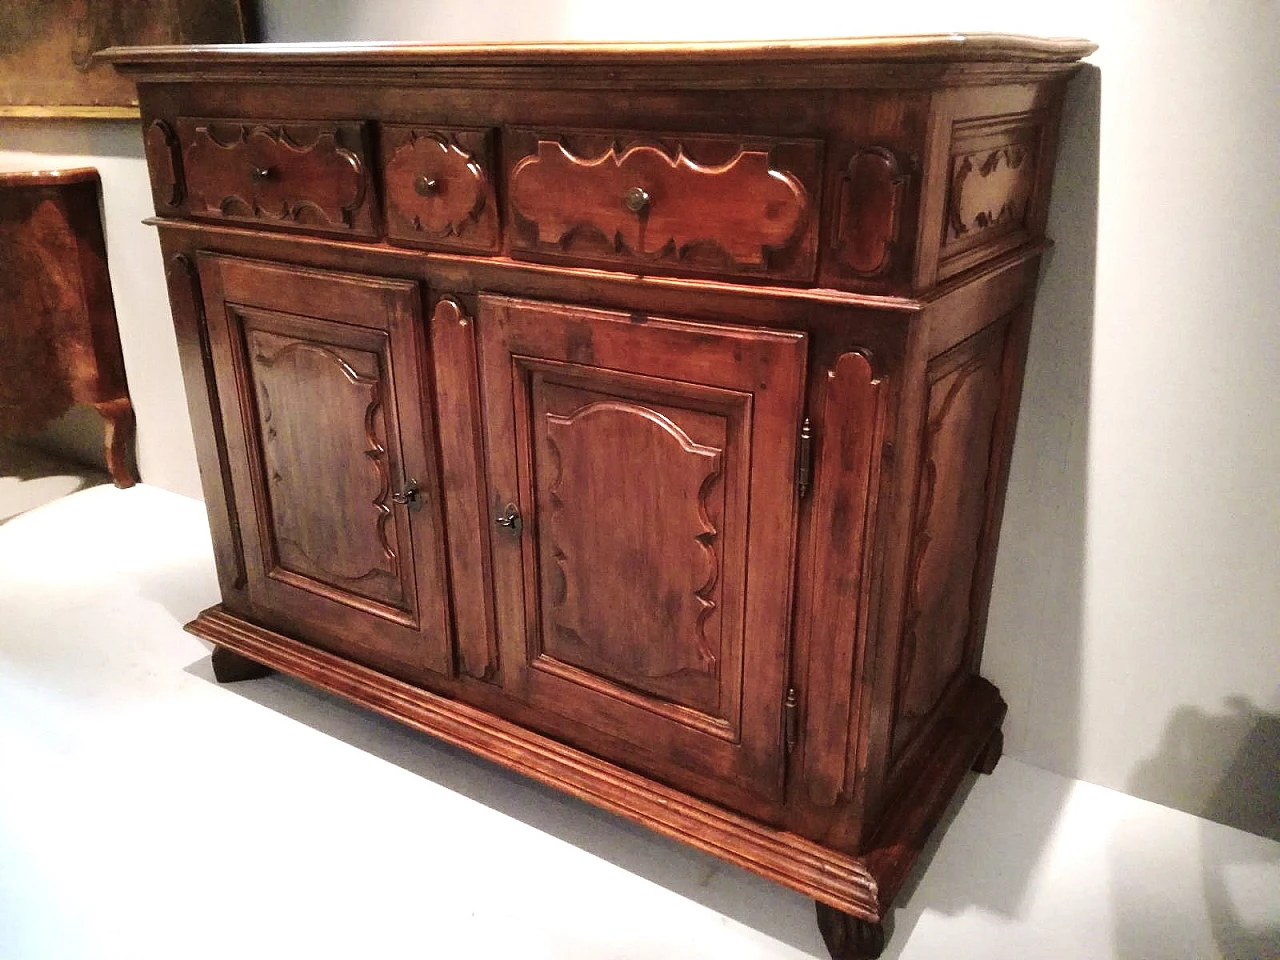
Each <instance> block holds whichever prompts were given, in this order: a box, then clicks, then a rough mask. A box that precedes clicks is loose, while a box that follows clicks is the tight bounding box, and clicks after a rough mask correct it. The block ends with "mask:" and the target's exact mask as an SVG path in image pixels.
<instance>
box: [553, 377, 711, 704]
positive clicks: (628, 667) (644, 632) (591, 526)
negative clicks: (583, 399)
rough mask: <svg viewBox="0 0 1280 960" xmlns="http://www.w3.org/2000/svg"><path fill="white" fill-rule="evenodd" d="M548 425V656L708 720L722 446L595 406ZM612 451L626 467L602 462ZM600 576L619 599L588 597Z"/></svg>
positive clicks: (660, 421) (629, 406)
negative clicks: (617, 589) (619, 580)
mask: <svg viewBox="0 0 1280 960" xmlns="http://www.w3.org/2000/svg"><path fill="white" fill-rule="evenodd" d="M545 416H546V425H545V430H546V434H545V441H546V449H547V451H548V452H549V454H550V464H549V465H548V474H549V475H548V476H547V477H545V478H544V479H540V481H539V485H540V487H541V486H542V485H543V484H544V483H545V489H544V492H545V497H546V501H547V505H548V507H549V510H548V511H547V514H546V515H545V517H544V523H545V524H546V528H547V529H546V532H545V533H544V537H545V538H546V541H545V542H546V547H545V553H546V555H547V556H548V558H549V560H550V561H551V566H550V568H549V569H548V570H547V571H546V575H547V576H548V578H549V589H548V590H547V592H546V600H547V606H548V609H547V611H546V613H545V618H546V628H547V635H546V636H545V637H544V639H543V644H544V650H545V651H546V652H547V653H549V654H551V655H553V656H555V657H556V658H557V659H560V660H563V661H565V662H567V663H571V664H575V665H577V666H579V667H582V668H583V669H587V670H590V671H592V672H595V673H597V674H600V675H601V676H605V677H608V678H609V679H612V680H614V681H616V682H619V683H622V684H624V685H627V686H630V687H634V688H636V689H640V690H646V691H648V692H650V693H654V694H656V695H659V696H667V697H671V698H673V699H676V700H677V701H678V702H682V703H685V704H686V705H687V706H694V707H699V708H701V709H703V710H704V711H706V712H709V713H710V712H714V711H715V709H716V708H717V706H718V703H717V702H716V696H715V694H716V684H715V681H716V679H717V676H718V665H719V640H718V638H717V639H715V640H712V639H711V638H709V637H708V635H707V625H708V621H709V619H710V618H711V617H712V615H713V613H714V612H715V611H716V607H717V600H716V597H717V593H716V587H717V584H718V581H719V572H720V556H719V551H718V544H717V537H718V533H719V532H718V530H717V527H716V525H715V523H713V521H712V516H713V513H714V515H716V516H719V515H721V514H722V512H723V507H722V502H723V490H722V489H720V488H719V484H718V483H717V481H718V480H719V479H720V476H721V472H722V459H723V453H724V451H723V447H722V446H720V447H715V446H710V445H707V444H702V443H698V442H696V441H694V440H693V439H691V438H690V436H689V435H688V434H687V433H686V432H685V431H684V430H683V429H681V427H680V426H679V425H678V424H677V423H675V422H674V421H673V420H672V419H671V418H670V417H669V416H667V415H665V414H663V413H661V412H659V411H657V410H655V409H653V408H652V407H649V406H646V405H641V404H637V403H634V402H628V401H620V400H593V401H591V402H588V403H586V404H584V405H582V406H579V407H577V408H576V409H574V410H572V411H571V412H569V413H567V414H559V413H554V412H550V411H548V412H547V413H546V415H545ZM610 451H615V452H619V451H626V454H627V456H626V459H625V461H624V460H621V459H618V460H614V461H613V462H608V461H610V460H611V458H612V457H614V456H615V455H616V453H615V454H611V453H610ZM641 465H644V467H645V469H644V472H642V473H640V472H637V470H638V469H640V468H641ZM713 493H714V494H715V495H716V500H717V502H716V504H715V505H714V506H712V505H711V503H710V498H711V497H712V496H713ZM602 570H617V571H619V572H620V573H622V574H623V576H624V578H625V580H626V588H625V594H624V595H623V596H622V597H621V598H619V597H617V596H613V597H604V596H596V595H595V594H594V593H593V592H592V590H591V587H590V584H591V582H592V578H593V577H598V575H599V572H600V571H602ZM619 603H621V605H622V608H623V609H621V610H620V609H619ZM698 676H701V677H702V678H704V682H701V683H699V682H697V677H698ZM682 679H686V680H693V681H694V682H693V683H682V682H681V680H682ZM707 680H709V681H710V683H707V682H705V681H707Z"/></svg>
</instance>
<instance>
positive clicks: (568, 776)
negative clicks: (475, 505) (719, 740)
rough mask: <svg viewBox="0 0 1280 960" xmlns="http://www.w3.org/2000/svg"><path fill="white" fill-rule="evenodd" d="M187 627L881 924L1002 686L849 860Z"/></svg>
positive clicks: (568, 755) (352, 668)
mask: <svg viewBox="0 0 1280 960" xmlns="http://www.w3.org/2000/svg"><path fill="white" fill-rule="evenodd" d="M186 629H187V630H188V631H189V632H191V633H193V634H195V635H196V636H198V637H201V638H202V639H204V640H208V641H210V642H211V643H213V644H215V646H216V647H218V648H224V649H225V650H227V651H230V652H232V653H233V654H237V655H239V656H240V657H242V658H245V659H247V660H249V661H252V662H253V663H255V664H261V665H262V666H264V667H270V668H272V669H275V670H279V671H280V672H281V673H285V674H289V675H290V676H294V677H297V678H298V679H300V680H303V681H305V682H307V683H309V684H312V685H313V686H316V687H319V688H321V689H324V690H327V691H329V692H331V693H334V694H337V695H338V696H341V697H344V698H346V699H348V700H351V701H353V702H355V703H357V704H360V705H361V706H364V707H368V708H369V709H371V710H374V711H376V712H378V713H381V714H383V715H385V716H388V717H391V718H392V719H395V720H398V721H400V722H402V723H405V724H407V725H408V726H410V727H413V728H414V729H417V730H420V731H422V732H424V733H427V734H430V735H432V736H434V737H438V738H439V739H441V740H444V741H446V742H448V743H451V744H454V745H455V746H459V747H462V748H463V749H465V750H469V751H470V752H472V753H475V754H477V755H479V756H481V757H484V758H485V759H487V760H491V761H493V762H494V763H498V764H500V765H502V766H504V767H508V768H509V769H512V770H515V771H517V772H519V773H523V774H525V775H526V776H529V777H532V778H533V779H535V780H538V781H541V782H542V783H545V784H547V785H548V786H551V787H554V788H555V789H557V790H561V791H563V792H565V793H568V794H571V795H573V796H575V797H578V798H579V799H581V800H585V801H586V802H588V803H591V804H594V805H596V806H598V807H601V808H603V809H605V810H609V811H611V812H613V813H616V814H619V815H621V816H623V817H626V818H627V819H629V820H632V821H634V822H636V823H638V824H641V825H642V826H645V827H648V828H649V829H651V830H655V831H656V832H658V833H660V834H663V835H664V836H668V837H671V838H672V839H675V840H678V841H680V842H681V843H685V844H688V845H689V846H691V847H695V848H697V849H699V850H703V851H705V852H707V853H710V854H712V855H713V856H716V857H719V858H721V859H723V860H726V861H728V862H730V863H734V864H737V865H738V866H740V867H742V868H744V869H746V870H749V871H751V872H752V873H755V874H758V875H760V876H763V877H765V878H767V879H770V880H773V881H774V882H776V883H779V884H781V885H783V886H785V887H789V888H791V889H792V890H796V891H797V892H799V893H802V894H804V895H805V896H809V897H812V898H814V899H815V900H817V901H819V902H820V903H823V904H826V905H827V906H829V907H833V908H835V909H836V910H839V911H842V912H844V913H846V914H849V915H850V916H851V917H855V918H859V919H863V920H866V921H869V922H871V923H878V922H879V921H880V920H882V919H883V917H884V914H885V913H886V912H887V910H888V908H889V904H890V901H891V899H892V895H893V893H895V892H896V890H897V887H898V885H899V884H900V882H901V877H902V876H903V875H905V871H906V870H907V869H909V867H910V865H911V863H913V862H914V861H915V858H916V856H918V854H919V851H920V849H921V848H922V847H923V841H924V839H925V838H926V837H927V835H928V832H929V829H928V828H929V827H930V826H932V824H933V823H935V822H936V820H937V817H938V816H940V815H941V813H942V811H943V809H945V807H946V804H947V803H948V802H949V800H950V798H951V796H952V795H953V794H954V792H955V789H956V788H957V787H958V786H959V783H960V780H961V779H962V777H963V775H964V774H965V773H966V772H967V771H968V769H969V767H970V766H971V764H972V763H973V761H974V758H975V757H976V756H977V754H978V752H979V751H980V750H981V748H982V746H983V744H985V743H986V742H987V741H988V740H989V739H990V737H991V735H992V731H993V730H994V729H996V728H997V727H998V726H999V720H1000V718H1001V717H1002V716H1003V713H1004V704H1003V702H1002V701H1000V698H999V694H998V693H996V692H995V688H994V687H992V686H991V685H990V684H988V683H986V682H985V681H981V680H978V681H977V684H978V685H977V686H975V688H974V691H975V696H976V698H977V699H978V700H983V701H993V702H992V703H991V704H990V706H989V708H988V709H987V710H985V711H983V710H978V711H974V710H972V709H971V707H972V705H970V709H967V710H965V711H963V712H957V715H956V716H957V724H955V725H953V726H952V728H951V731H950V736H949V737H946V738H944V741H945V750H946V752H947V753H949V754H950V755H951V756H950V762H943V763H940V764H930V765H928V766H927V768H926V770H925V771H923V774H924V776H922V779H921V781H920V789H919V791H916V790H914V789H913V790H911V791H908V792H907V793H909V795H906V796H900V797H898V798H896V801H895V805H896V806H898V807H899V808H903V807H906V808H909V809H910V810H911V811H912V812H913V814H914V816H909V817H906V818H905V819H904V818H902V817H894V816H890V817H887V818H886V822H885V823H884V824H883V825H882V827H881V829H880V830H878V831H877V833H876V836H875V840H874V842H873V844H872V846H873V847H874V848H875V849H873V850H872V851H870V852H869V854H868V855H867V856H863V857H853V856H850V855H848V854H845V853H841V852H838V851H835V850H831V849H828V848H826V847H823V846H822V845H821V844H818V843H815V842H813V841H812V840H809V839H806V838H805V837H801V836H799V835H797V834H794V833H790V832H788V831H785V830H779V829H776V828H773V827H769V826H766V825H764V824H760V823H757V822H755V821H753V820H749V819H747V818H745V817H742V816H740V815H739V814H736V813H733V812H732V811H729V810H726V809H724V808H722V807H719V806H716V805H715V804H712V803H708V802H706V801H704V800H700V799H698V798H697V797H693V796H690V795H688V794H686V793H682V792H680V791H678V790H673V789H672V788H670V787H667V786H664V785H663V784H661V783H658V782H657V781H654V780H651V779H649V778H647V777H644V776H641V775H639V774H636V773H632V772H631V771H629V770H625V769H623V768H622V767H618V766H616V765H614V764H612V763H609V762H607V761H605V760H601V759H599V758H598V757H594V756H591V755H590V754H587V753H584V752H582V751H580V750H576V749H574V748H572V747H568V746H565V745H564V744H562V743H559V742H557V741H555V740H551V739H549V738H547V737H544V736H541V735H540V734H537V733H533V732H531V731H529V730H526V729H524V728H523V727H520V726H517V725H516V724H513V723H511V722H509V721H507V720H503V719H502V718H500V717H496V716H494V715H492V714H490V713H487V712H485V711H483V710H479V709H477V708H475V707H472V706H470V705H469V704H466V703H463V702H462V701H459V700H451V699H449V698H447V697H442V696H440V695H438V694H435V693H431V692H429V691H426V690H422V689H420V688H418V687H414V686H411V685H410V684H407V683H404V682H403V681H400V680H395V679H393V678H391V677H388V676H386V675H384V674H381V673H378V672H377V671H376V670H372V669H370V668H368V667H364V666H361V665H360V664H357V663H352V662H351V661H349V660H346V659H344V658H342V657H339V656H337V655H335V654H332V653H329V652H327V651H324V650H321V649H319V648H316V647H312V646H309V645H307V644H305V643H302V642H300V641H298V640H294V639H292V638H291V637H288V636H285V635H284V634H280V633H276V632H275V631H272V630H268V629H266V628H263V627H260V626H257V625H256V624H253V623H251V622H249V621H247V620H244V619H242V618H240V617H238V616H236V615H234V614H231V613H228V612H227V611H225V610H223V609H222V607H221V606H215V607H210V608H209V609H208V610H205V611H204V612H203V613H201V614H200V615H199V616H198V617H197V618H196V619H195V620H193V621H192V622H191V623H189V624H187V627H186ZM975 679H976V678H975ZM988 691H989V693H987V692H988ZM968 699H972V698H968ZM996 704H998V708H996ZM980 717H985V719H984V720H983V722H982V723H981V724H980V727H981V728H980V729H979V728H978V727H973V728H970V729H962V728H961V724H960V721H961V718H964V719H969V718H974V719H977V718H980ZM957 738H959V740H960V741H962V742H956V740H957ZM970 742H971V749H970V748H969V744H970ZM942 746H944V745H943V744H940V747H942ZM942 752H943V751H942V749H940V750H939V751H938V753H939V755H940V754H941V753H942ZM957 754H958V755H957ZM939 759H940V760H941V757H940V758H939ZM957 764H958V766H957ZM917 793H918V796H917ZM944 794H945V796H944ZM922 828H923V829H922ZM879 872H884V874H885V876H884V877H883V878H881V877H880V876H878V873H879ZM884 880H888V881H889V882H888V884H886V883H884Z"/></svg>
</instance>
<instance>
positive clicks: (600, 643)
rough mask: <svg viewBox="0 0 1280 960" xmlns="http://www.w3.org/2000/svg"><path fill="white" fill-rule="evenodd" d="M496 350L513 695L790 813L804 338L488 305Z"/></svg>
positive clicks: (497, 448) (674, 768)
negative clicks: (789, 705) (508, 513)
mask: <svg viewBox="0 0 1280 960" xmlns="http://www.w3.org/2000/svg"><path fill="white" fill-rule="evenodd" d="M480 339H481V348H482V356H483V361H484V363H483V367H482V370H481V391H482V395H483V396H484V398H485V401H486V416H487V421H488V423H489V425H490V429H489V434H488V435H489V438H490V443H489V480H490V513H491V516H492V518H493V520H494V521H495V522H496V520H497V519H498V518H499V517H500V516H501V514H502V513H503V511H504V510H505V509H506V505H507V504H508V503H510V504H512V505H514V507H515V509H516V510H517V511H518V512H519V514H520V515H521V518H522V522H523V526H524V529H523V530H522V531H521V532H520V534H519V535H514V531H512V530H511V529H510V528H502V527H495V528H494V531H493V533H492V537H493V553H494V572H495V578H496V582H497V583H498V584H499V585H510V588H516V587H518V585H520V584H521V583H523V585H524V591H523V597H522V596H521V594H520V593H519V592H518V590H516V589H506V590H503V589H502V588H501V586H500V587H499V609H500V611H501V616H500V625H501V631H502V635H503V642H502V646H503V651H504V658H505V669H506V684H507V685H508V687H509V688H510V689H511V690H512V692H513V693H515V694H517V695H520V696H522V697H523V698H524V699H526V700H527V701H529V702H530V703H532V704H533V705H534V706H536V707H538V708H539V709H544V710H550V711H554V712H557V713H561V714H563V715H566V716H570V717H573V718H575V719H577V720H579V721H580V722H582V723H584V724H586V725H588V726H592V727H596V728H600V729H603V730H606V731H608V732H611V733H614V734H615V735H620V736H622V735H625V736H627V737H638V738H639V739H642V740H643V741H644V742H646V743H647V744H648V745H649V746H650V748H651V749H653V748H654V747H655V746H657V747H658V749H657V750H656V753H657V755H658V756H663V757H669V758H671V759H670V760H668V761H666V762H664V763H663V764H662V766H661V767H659V768H658V769H657V770H654V771H653V772H656V773H658V774H659V775H661V776H665V777H668V778H671V779H673V780H675V781H676V782H679V780H680V777H681V767H684V766H690V765H692V766H694V767H695V768H696V769H699V770H700V771H701V772H703V773H706V772H712V773H713V775H714V776H715V777H716V778H717V779H718V780H719V781H720V782H722V783H723V787H722V788H721V789H720V790H719V793H720V794H721V795H723V796H724V797H726V798H747V797H753V796H754V797H757V798H759V799H758V800H757V801H756V802H755V805H756V806H757V807H759V806H760V801H764V802H765V803H766V804H768V803H772V802H773V801H776V800H777V799H778V798H779V796H780V793H781V787H782V757H781V752H780V751H781V746H782V745H781V743H780V742H779V737H778V734H779V730H780V724H781V709H782V702H783V698H784V694H785V688H784V680H785V675H784V673H783V668H784V652H785V649H786V622H787V609H786V606H785V596H786V594H785V593H780V592H779V591H778V590H777V589H776V584H777V583H778V582H779V581H783V582H785V581H787V580H788V579H789V572H788V571H789V568H790V565H791V560H790V558H791V533H790V529H789V528H790V518H791V515H792V496H793V491H794V473H793V470H792V469H791V464H793V463H794V462H795V461H794V457H795V454H794V450H795V443H796V437H797V433H798V431H799V427H800V418H799V408H800V389H801V384H802V381H803V374H804V355H805V354H804V348H805V341H804V338H803V336H801V335H798V334H793V333H781V332H777V333H774V332H769V333H766V332H762V331H752V330H748V329H734V328H728V327H711V326H704V325H693V324H688V323H682V322H679V321H672V320H665V319H661V318H655V317H648V316H638V315H632V316H628V315H625V314H613V313H605V312H601V311H589V310H583V309H581V308H571V307H560V306H543V305H539V304H534V303H527V302H520V301H511V300H502V299H497V298H482V300H481V315H480ZM748 515H750V516H751V523H750V525H748V522H747V518H748ZM748 553H750V554H751V556H752V558H753V559H752V562H751V564H750V565H748V563H747V555H748ZM684 757H689V758H690V761H691V762H690V763H685V762H683V760H682V758H684ZM694 758H696V759H694ZM730 802H736V803H751V802H752V801H751V800H749V799H734V800H732V801H730ZM761 809H767V805H766V806H765V807H762V808H761Z"/></svg>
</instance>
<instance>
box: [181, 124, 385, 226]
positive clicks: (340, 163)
mask: <svg viewBox="0 0 1280 960" xmlns="http://www.w3.org/2000/svg"><path fill="white" fill-rule="evenodd" d="M365 128H366V124H364V123H361V122H351V121H332V120H322V121H314V122H312V121H293V120H291V121H288V122H286V123H277V122H272V121H260V120H222V119H218V120H209V119H191V118H186V117H183V118H179V120H178V130H177V141H178V146H179V148H180V151H181V166H182V174H183V176H184V177H185V186H186V191H185V193H186V205H187V209H188V212H189V213H190V214H191V215H192V216H196V217H217V218H219V219H225V220H242V221H250V222H252V223H255V224H258V225H261V226H271V227H284V228H289V229H299V230H308V231H322V232H325V233H339V234H344V235H347V236H365V237H373V236H376V235H377V223H376V219H375V207H374V204H373V202H372V199H371V197H372V190H371V189H370V183H369V172H368V165H367V163H366V160H365V157H366V155H367V149H366V146H365ZM175 179H176V177H175Z"/></svg>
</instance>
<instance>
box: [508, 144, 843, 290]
mask: <svg viewBox="0 0 1280 960" xmlns="http://www.w3.org/2000/svg"><path fill="white" fill-rule="evenodd" d="M510 147H511V151H510V152H511V155H512V156H513V157H515V158H516V159H515V160H514V162H513V164H512V166H511V170H510V175H509V176H510V183H509V206H510V220H511V223H512V238H511V250H512V252H513V253H514V254H534V255H537V256H540V257H553V258H558V259H562V258H572V259H577V260H587V261H592V260H596V261H609V262H611V263H613V264H617V263H623V264H625V265H627V267H628V268H629V269H634V270H639V271H645V270H649V269H660V270H673V271H676V272H700V273H729V274H748V275H759V276H773V277H778V278H781V279H788V280H807V279H811V278H812V276H813V270H814V251H815V247H816V242H815V236H816V226H817V202H818V196H817V192H816V188H817V184H818V182H819V181H818V176H819V164H820V159H819V157H820V151H819V145H818V144H817V142H816V141H790V142H777V141H763V142H753V141H747V140H743V139H739V138H725V137H662V138H657V139H655V138H652V137H647V136H646V137H642V136H640V135H630V136H614V135H610V134H595V133H575V134H558V133H539V132H535V131H528V130H516V131H512V132H511V136H510Z"/></svg>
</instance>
